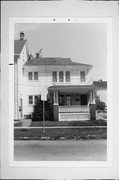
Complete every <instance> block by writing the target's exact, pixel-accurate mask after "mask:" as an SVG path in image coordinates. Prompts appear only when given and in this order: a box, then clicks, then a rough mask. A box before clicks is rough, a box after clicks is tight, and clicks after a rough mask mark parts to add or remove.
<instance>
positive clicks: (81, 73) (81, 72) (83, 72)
mask: <svg viewBox="0 0 119 180" xmlns="http://www.w3.org/2000/svg"><path fill="white" fill-rule="evenodd" d="M80 78H81V82H85V80H86V78H85V71H80Z"/></svg>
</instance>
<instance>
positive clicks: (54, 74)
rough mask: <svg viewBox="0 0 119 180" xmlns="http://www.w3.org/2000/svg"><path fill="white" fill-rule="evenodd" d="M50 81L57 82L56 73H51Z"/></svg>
mask: <svg viewBox="0 0 119 180" xmlns="http://www.w3.org/2000/svg"><path fill="white" fill-rule="evenodd" d="M52 81H53V82H57V71H53V72H52Z"/></svg>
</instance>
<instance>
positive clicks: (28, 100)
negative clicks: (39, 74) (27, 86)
mask: <svg viewBox="0 0 119 180" xmlns="http://www.w3.org/2000/svg"><path fill="white" fill-rule="evenodd" d="M30 97H32V103H30ZM33 99H34V98H33V95H29V96H28V104H29V105H33V102H34V100H33Z"/></svg>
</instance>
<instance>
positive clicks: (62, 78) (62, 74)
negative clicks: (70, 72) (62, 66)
mask: <svg viewBox="0 0 119 180" xmlns="http://www.w3.org/2000/svg"><path fill="white" fill-rule="evenodd" d="M63 81H64V72H63V71H59V82H63Z"/></svg>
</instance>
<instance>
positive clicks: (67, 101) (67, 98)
mask: <svg viewBox="0 0 119 180" xmlns="http://www.w3.org/2000/svg"><path fill="white" fill-rule="evenodd" d="M66 105H71V96H70V95H67V96H66Z"/></svg>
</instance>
